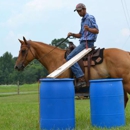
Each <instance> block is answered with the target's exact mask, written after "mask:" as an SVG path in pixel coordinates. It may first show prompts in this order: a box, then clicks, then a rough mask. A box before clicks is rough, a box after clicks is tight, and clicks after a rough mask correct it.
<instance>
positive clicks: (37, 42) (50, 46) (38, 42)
mask: <svg viewBox="0 0 130 130" xmlns="http://www.w3.org/2000/svg"><path fill="white" fill-rule="evenodd" d="M29 42H30V43H32V44H33V43H35V44H39V45H41V46H43V45H44V46H46V47H49V48H52V49H54V48H55V49H58V50H59V51H66V50H64V49H61V48H59V47H56V46H52V45H50V44H47V43H44V42H40V41H32V40H29Z"/></svg>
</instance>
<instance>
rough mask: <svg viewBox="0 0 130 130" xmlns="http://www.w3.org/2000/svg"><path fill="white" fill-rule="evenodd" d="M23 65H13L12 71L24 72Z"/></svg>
mask: <svg viewBox="0 0 130 130" xmlns="http://www.w3.org/2000/svg"><path fill="white" fill-rule="evenodd" d="M24 67H25V66H24V64H20V65H15V66H14V69H16V70H18V71H23V70H24Z"/></svg>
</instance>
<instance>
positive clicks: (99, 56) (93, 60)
mask: <svg viewBox="0 0 130 130" xmlns="http://www.w3.org/2000/svg"><path fill="white" fill-rule="evenodd" d="M73 49H74V48H73ZM73 49H72V48H68V49H67V50H66V53H65V58H66V57H67V55H68V54H69V53H70V52H71V51H72V50H73ZM103 51H104V48H102V49H100V48H98V49H95V47H93V48H92V51H90V52H89V53H88V54H87V55H85V56H84V57H83V58H82V59H81V60H79V61H78V63H79V65H80V67H81V69H82V71H83V72H84V73H85V68H87V70H88V81H87V86H89V80H90V78H91V75H90V74H91V73H90V67H92V66H95V65H98V64H101V63H102V62H103ZM73 77H74V75H73V74H72V78H73Z"/></svg>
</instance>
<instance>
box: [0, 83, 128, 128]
mask: <svg viewBox="0 0 130 130" xmlns="http://www.w3.org/2000/svg"><path fill="white" fill-rule="evenodd" d="M5 87H6V86H5ZM11 87H12V86H10V87H9V86H7V87H6V88H3V86H0V93H1V88H2V91H3V92H5V93H7V92H13V91H12V88H11ZM7 88H8V89H7ZM21 88H22V89H21V90H23V91H25V90H29V91H34V90H36V91H37V90H38V84H34V85H32V86H31V85H25V86H24V85H23V86H21ZM129 102H130V101H129ZM125 112H126V125H125V126H123V127H117V128H113V129H111V130H129V129H130V123H129V122H130V103H128V104H127V107H126V109H125ZM75 117H76V129H75V130H107V129H105V128H104V129H101V128H96V127H93V126H91V122H90V100H89V99H85V100H75ZM38 129H39V98H38V93H32V94H29V93H28V94H20V95H17V94H15V95H12V94H11V95H9V94H8V95H1V96H0V130H38Z"/></svg>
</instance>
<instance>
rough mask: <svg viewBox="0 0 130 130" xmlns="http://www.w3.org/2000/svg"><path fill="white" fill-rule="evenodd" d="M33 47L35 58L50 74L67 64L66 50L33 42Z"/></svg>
mask: <svg viewBox="0 0 130 130" xmlns="http://www.w3.org/2000/svg"><path fill="white" fill-rule="evenodd" d="M32 47H33V49H34V51H35V58H36V59H37V60H39V61H40V63H41V64H42V65H43V66H45V67H46V69H47V70H48V71H49V73H51V72H52V71H54V70H55V69H57V68H58V67H59V66H61V65H62V64H63V63H64V62H65V59H64V53H65V51H64V50H61V49H59V48H55V49H54V47H52V46H50V45H47V44H44V43H38V42H33V44H32ZM52 50H53V51H52Z"/></svg>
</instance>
